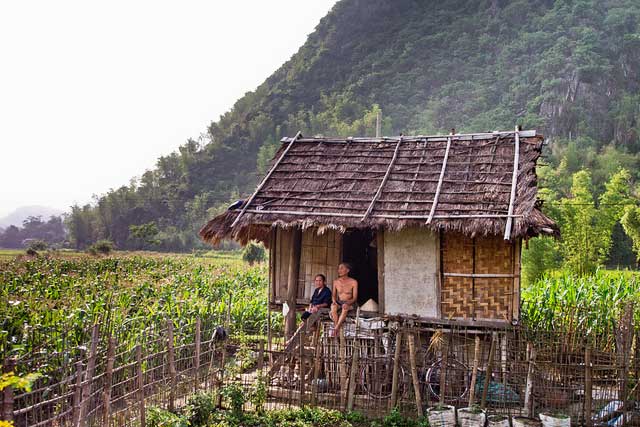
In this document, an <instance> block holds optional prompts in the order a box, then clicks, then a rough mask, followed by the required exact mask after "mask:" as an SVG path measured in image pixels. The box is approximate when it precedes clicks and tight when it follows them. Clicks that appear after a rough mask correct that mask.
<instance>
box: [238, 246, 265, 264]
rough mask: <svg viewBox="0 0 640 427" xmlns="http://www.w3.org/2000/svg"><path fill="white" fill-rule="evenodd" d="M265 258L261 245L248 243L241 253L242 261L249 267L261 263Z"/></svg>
mask: <svg viewBox="0 0 640 427" xmlns="http://www.w3.org/2000/svg"><path fill="white" fill-rule="evenodd" d="M266 258H267V256H266V253H265V250H264V246H262V244H261V243H256V242H249V244H248V245H247V246H246V247H245V248H244V251H243V252H242V259H243V260H244V261H246V262H248V263H249V264H250V265H253V264H255V263H256V262H262V261H264V260H265V259H266Z"/></svg>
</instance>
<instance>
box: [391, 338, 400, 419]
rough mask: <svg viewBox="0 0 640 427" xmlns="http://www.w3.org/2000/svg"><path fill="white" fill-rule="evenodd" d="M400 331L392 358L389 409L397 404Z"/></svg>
mask: <svg viewBox="0 0 640 427" xmlns="http://www.w3.org/2000/svg"><path fill="white" fill-rule="evenodd" d="M401 346H402V330H401V329H399V330H398V333H397V334H396V348H395V353H394V357H393V374H392V375H393V378H392V379H391V399H390V400H389V409H393V408H395V407H396V404H397V402H398V373H399V371H400V354H401V351H402V348H401Z"/></svg>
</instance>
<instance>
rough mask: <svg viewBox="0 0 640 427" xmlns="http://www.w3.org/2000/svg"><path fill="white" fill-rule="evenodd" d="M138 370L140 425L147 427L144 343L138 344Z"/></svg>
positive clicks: (170, 402) (170, 403)
mask: <svg viewBox="0 0 640 427" xmlns="http://www.w3.org/2000/svg"><path fill="white" fill-rule="evenodd" d="M136 371H137V373H138V408H139V410H140V426H141V427H145V425H146V414H145V407H144V376H143V374H142V345H140V344H138V345H137V346H136ZM169 393H171V392H169ZM169 405H170V406H169V407H171V405H172V401H171V400H170V401H169ZM170 410H173V409H170Z"/></svg>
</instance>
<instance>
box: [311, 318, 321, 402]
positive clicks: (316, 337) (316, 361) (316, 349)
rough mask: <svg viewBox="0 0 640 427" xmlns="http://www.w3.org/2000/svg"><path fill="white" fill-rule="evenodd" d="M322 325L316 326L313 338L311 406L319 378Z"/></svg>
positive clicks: (316, 394) (316, 395)
mask: <svg viewBox="0 0 640 427" xmlns="http://www.w3.org/2000/svg"><path fill="white" fill-rule="evenodd" d="M321 326H322V325H318V326H317V328H316V332H315V335H314V336H313V342H314V343H315V344H314V348H313V351H314V355H313V379H312V380H311V406H315V405H316V401H317V400H316V399H317V398H318V388H319V387H318V377H320V368H321V366H320V363H321V360H320V350H321V349H322V347H321V344H320V327H321Z"/></svg>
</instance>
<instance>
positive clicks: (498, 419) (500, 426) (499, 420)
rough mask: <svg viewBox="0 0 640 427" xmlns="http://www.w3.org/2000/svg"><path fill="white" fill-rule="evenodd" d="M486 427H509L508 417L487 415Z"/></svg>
mask: <svg viewBox="0 0 640 427" xmlns="http://www.w3.org/2000/svg"><path fill="white" fill-rule="evenodd" d="M487 427H509V417H507V416H506V415H489V416H488V417H487Z"/></svg>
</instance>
